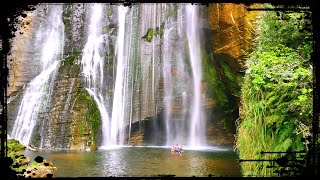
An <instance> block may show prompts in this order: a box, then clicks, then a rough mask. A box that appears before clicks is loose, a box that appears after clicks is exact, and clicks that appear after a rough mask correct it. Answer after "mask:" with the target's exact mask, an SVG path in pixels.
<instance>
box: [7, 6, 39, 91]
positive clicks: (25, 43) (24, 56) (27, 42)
mask: <svg viewBox="0 0 320 180" xmlns="http://www.w3.org/2000/svg"><path fill="white" fill-rule="evenodd" d="M39 14H44V12H39ZM39 14H38V15H39ZM38 15H36V14H35V13H33V12H28V13H27V17H26V18H21V19H20V21H19V23H18V24H17V26H18V29H19V30H18V31H16V33H15V38H13V39H12V41H11V48H10V54H9V56H8V60H9V61H8V68H9V75H8V88H7V93H8V96H11V95H13V94H15V93H17V92H18V91H19V90H21V89H22V87H23V86H24V85H25V84H27V83H28V82H30V81H31V80H32V79H33V78H34V77H35V76H37V75H38V74H39V73H40V69H41V67H40V63H39V61H38V60H37V56H39V49H38V48H37V46H33V45H36V44H37V42H39V41H38V40H39V39H37V34H36V30H35V28H36V27H37V26H39V25H41V23H43V21H44V20H43V19H41V18H40V17H39V16H38ZM31 45H32V46H33V48H27V47H31Z"/></svg>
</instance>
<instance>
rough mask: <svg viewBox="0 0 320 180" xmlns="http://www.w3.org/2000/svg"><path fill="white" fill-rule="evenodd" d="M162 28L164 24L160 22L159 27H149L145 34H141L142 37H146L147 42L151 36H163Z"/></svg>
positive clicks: (150, 39)
mask: <svg viewBox="0 0 320 180" xmlns="http://www.w3.org/2000/svg"><path fill="white" fill-rule="evenodd" d="M163 28H164V24H162V25H161V26H160V27H157V28H156V29H152V28H149V29H148V31H147V34H146V35H145V36H143V37H142V38H144V39H146V40H147V41H148V42H151V41H152V38H153V36H160V37H162V36H163Z"/></svg>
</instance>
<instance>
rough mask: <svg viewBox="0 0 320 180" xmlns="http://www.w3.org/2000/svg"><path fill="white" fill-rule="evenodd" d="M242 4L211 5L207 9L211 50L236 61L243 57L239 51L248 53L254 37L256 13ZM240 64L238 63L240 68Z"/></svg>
mask: <svg viewBox="0 0 320 180" xmlns="http://www.w3.org/2000/svg"><path fill="white" fill-rule="evenodd" d="M249 7H250V8H255V7H259V6H258V5H251V6H245V5H243V4H232V3H221V4H220V3H219V4H218V3H213V4H210V6H209V8H208V19H209V27H210V29H211V31H212V36H211V38H212V39H213V40H212V49H213V51H214V53H216V54H228V55H229V56H231V57H233V58H235V59H238V60H243V59H241V58H242V57H243V55H244V54H243V52H242V51H241V50H245V51H250V49H251V47H252V41H253V39H254V37H255V34H254V33H255V23H254V20H255V19H256V17H257V14H258V12H257V11H248V10H247V8H249ZM241 63H242V62H240V63H239V65H240V66H241V65H242V64H241Z"/></svg>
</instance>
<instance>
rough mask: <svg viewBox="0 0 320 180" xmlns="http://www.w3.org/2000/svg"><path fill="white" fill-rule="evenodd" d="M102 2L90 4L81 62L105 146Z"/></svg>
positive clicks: (107, 136)
mask: <svg viewBox="0 0 320 180" xmlns="http://www.w3.org/2000/svg"><path fill="white" fill-rule="evenodd" d="M102 18H103V6H102V4H93V5H90V22H89V27H88V28H89V29H88V39H87V43H86V45H85V47H84V49H83V51H82V52H83V54H82V59H81V64H82V73H83V75H84V77H85V80H86V90H87V91H88V93H89V94H90V95H91V96H93V98H94V100H95V102H96V103H97V106H98V108H99V111H100V117H101V121H102V144H101V146H102V147H103V146H107V145H109V143H110V142H111V135H110V134H111V129H110V117H109V114H108V111H107V107H106V104H107V100H108V99H107V97H106V96H105V95H104V92H105V87H104V86H105V83H104V81H103V79H104V78H103V77H104V57H103V56H102V53H103V50H104V47H103V44H104V40H105V38H104V36H103V34H102Z"/></svg>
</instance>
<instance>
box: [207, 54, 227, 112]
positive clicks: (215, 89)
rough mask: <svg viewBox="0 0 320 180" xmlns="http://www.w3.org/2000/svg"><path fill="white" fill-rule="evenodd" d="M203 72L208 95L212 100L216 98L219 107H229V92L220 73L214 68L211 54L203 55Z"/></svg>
mask: <svg viewBox="0 0 320 180" xmlns="http://www.w3.org/2000/svg"><path fill="white" fill-rule="evenodd" d="M202 71H203V80H204V81H205V82H207V86H208V95H209V97H211V98H215V99H216V100H217V102H218V104H219V105H221V106H227V104H228V103H229V99H228V94H227V92H228V90H227V89H226V86H225V85H224V84H223V82H222V81H221V77H219V74H218V71H217V69H216V67H215V66H214V64H213V62H212V59H211V56H210V54H204V53H203V55H202Z"/></svg>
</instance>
